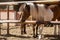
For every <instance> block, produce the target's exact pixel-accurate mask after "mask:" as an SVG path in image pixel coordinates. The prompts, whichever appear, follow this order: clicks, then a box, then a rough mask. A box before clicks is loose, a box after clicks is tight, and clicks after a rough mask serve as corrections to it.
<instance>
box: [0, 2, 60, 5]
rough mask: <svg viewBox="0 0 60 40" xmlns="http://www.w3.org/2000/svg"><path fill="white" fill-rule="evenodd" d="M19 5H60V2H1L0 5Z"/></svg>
mask: <svg viewBox="0 0 60 40" xmlns="http://www.w3.org/2000/svg"><path fill="white" fill-rule="evenodd" d="M19 3H37V4H60V1H17V2H0V5H17V4H19Z"/></svg>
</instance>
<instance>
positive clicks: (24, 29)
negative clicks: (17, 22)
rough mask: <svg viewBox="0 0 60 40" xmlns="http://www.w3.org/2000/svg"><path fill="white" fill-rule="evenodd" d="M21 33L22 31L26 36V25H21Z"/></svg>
mask: <svg viewBox="0 0 60 40" xmlns="http://www.w3.org/2000/svg"><path fill="white" fill-rule="evenodd" d="M23 31H24V34H26V24H23Z"/></svg>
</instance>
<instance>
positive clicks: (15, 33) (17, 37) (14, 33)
mask: <svg viewBox="0 0 60 40" xmlns="http://www.w3.org/2000/svg"><path fill="white" fill-rule="evenodd" d="M26 31H27V34H24V35H21V31H20V26H13V25H12V26H10V27H9V34H10V35H9V36H8V35H6V34H7V26H5V24H4V26H3V25H1V35H0V40H39V39H38V38H33V37H32V36H33V35H32V34H33V31H32V26H27V27H26ZM42 34H50V35H53V34H54V27H44V28H43V32H42ZM44 40H45V39H44ZM46 40H47V38H46Z"/></svg>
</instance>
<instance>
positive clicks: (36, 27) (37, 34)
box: [36, 24, 39, 37]
mask: <svg viewBox="0 0 60 40" xmlns="http://www.w3.org/2000/svg"><path fill="white" fill-rule="evenodd" d="M38 26H39V25H38V24H37V26H36V37H38Z"/></svg>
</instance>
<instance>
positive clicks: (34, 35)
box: [33, 24, 36, 38]
mask: <svg viewBox="0 0 60 40" xmlns="http://www.w3.org/2000/svg"><path fill="white" fill-rule="evenodd" d="M35 25H36V24H33V37H34V38H36V34H35Z"/></svg>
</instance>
